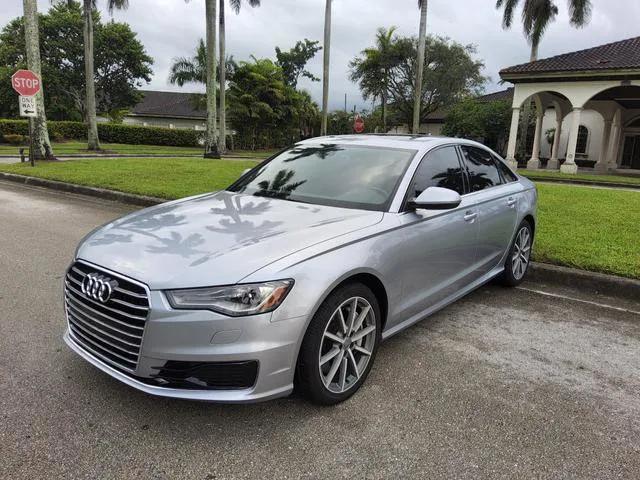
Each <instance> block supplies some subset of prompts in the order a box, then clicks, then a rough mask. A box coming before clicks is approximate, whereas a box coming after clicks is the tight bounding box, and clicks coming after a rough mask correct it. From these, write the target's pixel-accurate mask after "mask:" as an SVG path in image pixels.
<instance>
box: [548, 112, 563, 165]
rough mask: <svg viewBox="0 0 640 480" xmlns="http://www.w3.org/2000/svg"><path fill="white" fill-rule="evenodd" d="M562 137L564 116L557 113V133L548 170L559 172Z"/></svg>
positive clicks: (554, 136) (554, 135)
mask: <svg viewBox="0 0 640 480" xmlns="http://www.w3.org/2000/svg"><path fill="white" fill-rule="evenodd" d="M561 135H562V114H561V113H560V112H557V113H556V131H555V133H554V134H553V148H552V149H551V158H550V159H549V161H548V162H547V168H548V169H550V170H557V169H558V165H559V161H558V154H559V150H560V136H561Z"/></svg>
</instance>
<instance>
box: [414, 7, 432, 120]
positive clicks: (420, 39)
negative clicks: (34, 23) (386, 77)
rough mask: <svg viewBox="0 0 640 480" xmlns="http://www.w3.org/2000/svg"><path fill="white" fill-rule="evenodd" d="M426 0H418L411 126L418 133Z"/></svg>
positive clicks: (425, 28) (425, 27)
mask: <svg viewBox="0 0 640 480" xmlns="http://www.w3.org/2000/svg"><path fill="white" fill-rule="evenodd" d="M427 4H428V2H427V0H418V6H419V7H420V30H419V35H418V52H417V55H418V68H417V70H416V77H415V78H416V88H415V92H414V100H413V126H412V128H411V131H412V132H413V133H418V132H419V131H420V110H421V100H422V95H421V92H422V80H423V78H424V52H425V44H426V32H427Z"/></svg>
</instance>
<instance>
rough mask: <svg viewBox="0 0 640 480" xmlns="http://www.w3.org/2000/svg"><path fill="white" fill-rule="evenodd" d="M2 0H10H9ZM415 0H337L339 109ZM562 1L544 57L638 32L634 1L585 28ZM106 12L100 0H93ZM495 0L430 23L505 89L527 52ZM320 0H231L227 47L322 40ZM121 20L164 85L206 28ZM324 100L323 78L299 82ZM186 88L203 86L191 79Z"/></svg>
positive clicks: (463, 2) (448, 6)
mask: <svg viewBox="0 0 640 480" xmlns="http://www.w3.org/2000/svg"><path fill="white" fill-rule="evenodd" d="M1 1H2V3H4V4H5V5H3V8H2V10H0V25H5V24H6V23H7V22H8V21H10V20H11V19H13V18H15V17H17V16H19V15H21V14H22V5H21V2H17V1H8V0H1ZM7 3H8V5H7ZM417 3H418V2H417V1H416V0H375V1H371V0H369V1H366V0H334V1H333V4H332V5H333V22H332V38H331V42H332V48H331V74H330V92H331V93H330V107H331V108H332V109H337V108H343V107H344V95H345V93H346V94H347V98H348V105H349V108H353V105H357V106H358V107H362V106H370V105H365V103H364V101H363V100H362V98H361V97H360V94H359V92H358V88H357V87H356V86H355V85H354V84H353V83H351V82H350V81H349V79H348V63H349V61H350V60H351V59H352V58H353V57H354V56H355V55H357V54H358V53H359V52H360V51H361V50H363V49H364V48H366V47H368V46H370V45H372V44H373V42H374V37H375V32H376V29H377V28H378V27H390V26H392V25H395V26H397V27H398V33H399V34H400V35H416V34H417V31H418V23H419V10H418V6H417ZM556 3H557V4H558V6H559V7H560V15H559V16H558V19H557V21H556V22H555V23H554V24H553V25H551V26H550V27H549V29H548V31H547V32H546V34H545V36H544V38H543V41H542V45H541V47H540V57H541V58H543V57H547V56H552V55H557V54H560V53H565V52H570V51H574V50H579V49H582V48H588V47H592V46H596V45H600V44H603V43H608V42H613V41H616V40H621V39H624V38H629V37H634V36H637V35H638V28H637V19H638V18H640V4H639V3H638V2H627V1H623V0H594V1H593V4H594V14H593V18H592V20H591V22H590V24H589V25H588V26H587V27H586V28H584V29H581V30H576V29H574V28H571V27H569V20H568V16H567V10H566V1H564V0H556ZM49 5H50V3H49V0H39V1H38V7H39V9H40V11H41V12H42V11H46V10H47V9H48V8H49ZM98 5H99V7H100V9H101V12H102V15H103V18H104V19H108V18H109V17H108V14H107V12H106V10H105V5H106V1H105V0H98ZM494 5H495V1H494V0H458V1H456V2H442V1H440V2H435V1H434V2H429V11H428V18H427V31H428V32H429V33H433V34H437V35H442V36H447V37H449V38H451V39H452V40H455V41H457V42H460V43H463V44H475V45H476V46H477V49H478V53H477V58H479V59H481V60H483V61H484V63H485V66H486V69H485V74H486V75H488V76H490V77H491V79H492V81H491V82H490V83H489V84H488V85H487V91H495V90H498V89H500V88H502V87H501V86H500V85H499V83H498V82H499V76H498V72H499V70H500V69H501V68H504V67H507V66H510V65H514V64H518V63H524V62H526V61H527V60H528V59H529V46H528V45H527V44H526V42H525V40H524V38H523V36H522V30H521V27H520V25H519V24H517V23H516V24H515V25H514V27H513V28H512V30H510V31H505V30H503V29H502V27H501V17H500V12H498V11H496V10H495V8H494ZM324 9H325V2H324V0H262V6H261V7H259V8H251V7H249V6H248V4H245V5H243V6H242V10H241V12H240V14H239V15H236V14H235V13H234V12H233V11H232V10H231V9H229V8H227V52H228V54H230V55H233V56H234V57H235V59H236V60H248V59H249V58H250V56H251V55H255V56H256V57H270V58H275V52H274V48H275V46H276V45H277V46H279V47H281V48H283V49H288V48H290V47H292V46H293V45H294V44H295V42H296V41H298V40H302V39H303V38H309V39H311V40H320V41H322V39H323V27H324ZM114 18H115V20H117V21H122V22H127V23H129V24H130V25H131V28H132V29H133V30H134V31H135V32H137V33H138V37H139V39H140V40H141V41H142V43H143V44H144V45H145V48H146V49H147V51H148V53H149V54H150V55H151V56H152V57H153V58H154V61H155V63H154V66H153V70H154V76H153V80H152V82H151V84H150V85H149V87H148V88H151V89H156V90H180V89H179V88H178V87H174V86H171V85H169V84H168V81H167V78H168V75H169V66H170V64H171V60H172V58H174V57H177V56H185V55H191V54H192V53H193V51H194V49H195V46H196V44H197V41H198V39H199V38H201V37H204V36H205V21H204V1H203V0H191V1H190V2H189V3H185V2H183V1H181V0H132V1H131V2H130V5H129V9H128V10H126V11H124V12H115V14H114ZM308 69H309V70H311V71H312V72H314V73H315V74H316V75H317V76H319V77H320V76H321V74H322V52H319V54H318V55H317V56H316V58H315V59H314V60H313V61H312V62H311V63H310V64H309V66H308ZM300 86H301V87H302V88H306V89H308V90H309V91H310V92H311V94H312V95H313V98H314V99H315V100H316V101H317V102H318V103H321V99H322V97H321V95H322V85H321V83H313V82H310V81H307V80H304V81H302V82H301V83H300ZM184 90H190V91H202V89H201V88H200V87H198V86H197V85H192V86H186V87H184Z"/></svg>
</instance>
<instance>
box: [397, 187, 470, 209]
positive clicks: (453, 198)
mask: <svg viewBox="0 0 640 480" xmlns="http://www.w3.org/2000/svg"><path fill="white" fill-rule="evenodd" d="M460 202H462V198H460V195H459V194H458V192H454V191H453V190H449V189H448V188H441V187H429V188H427V189H426V190H425V191H424V192H422V193H421V194H420V195H418V197H417V198H414V199H413V200H409V203H408V206H409V208H412V209H418V208H422V209H425V210H449V209H452V208H456V207H457V206H458V205H460Z"/></svg>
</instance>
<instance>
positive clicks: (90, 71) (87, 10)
mask: <svg viewBox="0 0 640 480" xmlns="http://www.w3.org/2000/svg"><path fill="white" fill-rule="evenodd" d="M128 6H129V0H108V1H107V8H108V9H109V13H113V10H114V9H118V10H122V9H126V8H127V7H128ZM95 8H96V0H83V8H82V14H83V19H84V30H83V39H84V78H85V79H86V82H85V107H86V122H87V127H88V131H87V149H88V150H100V139H99V138H98V120H97V113H96V85H95V82H94V80H93V79H94V78H95V67H94V57H93V54H94V31H93V10H94V9H95Z"/></svg>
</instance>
